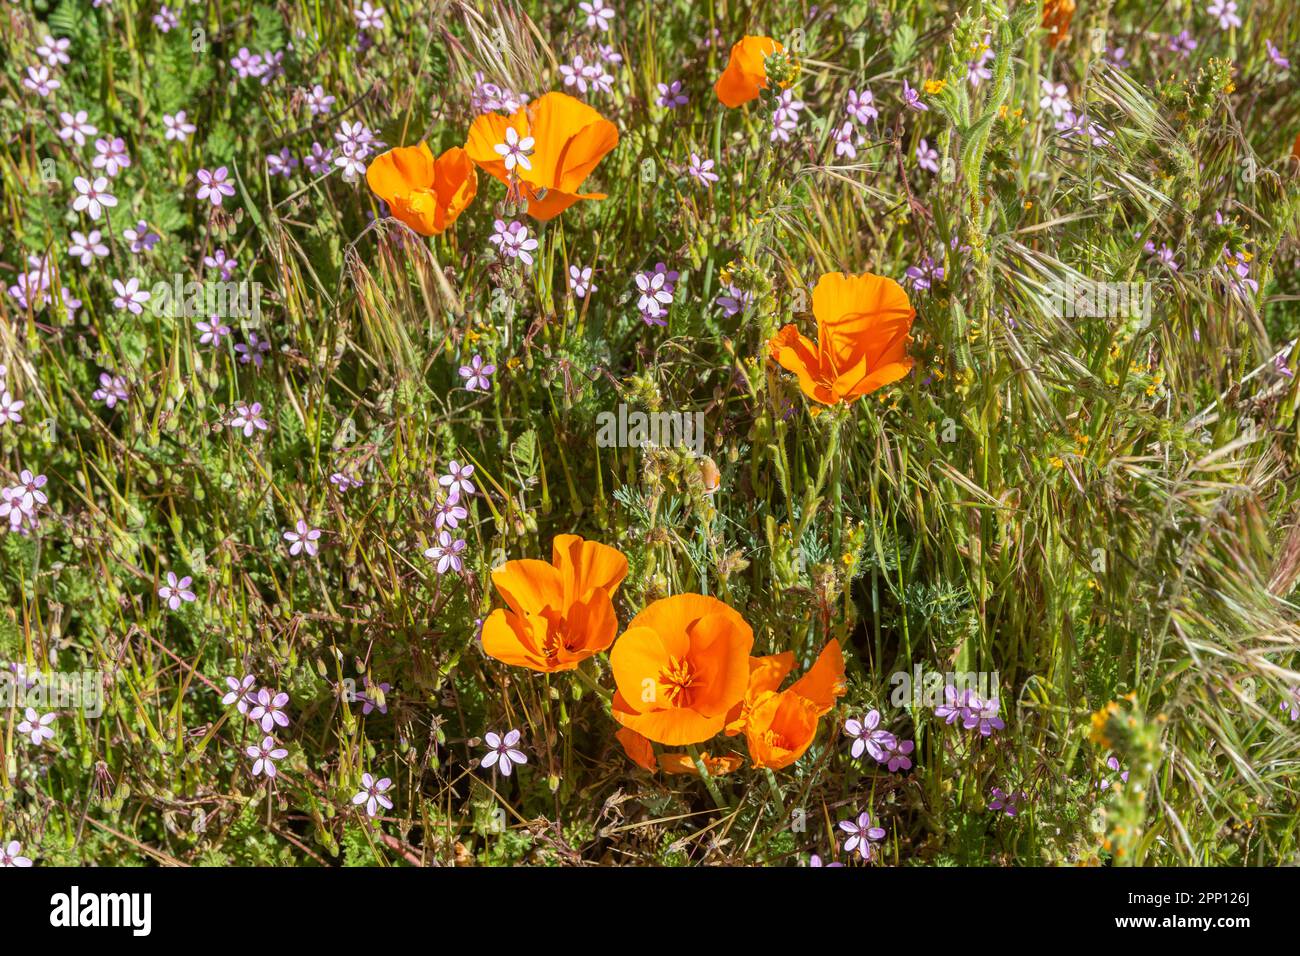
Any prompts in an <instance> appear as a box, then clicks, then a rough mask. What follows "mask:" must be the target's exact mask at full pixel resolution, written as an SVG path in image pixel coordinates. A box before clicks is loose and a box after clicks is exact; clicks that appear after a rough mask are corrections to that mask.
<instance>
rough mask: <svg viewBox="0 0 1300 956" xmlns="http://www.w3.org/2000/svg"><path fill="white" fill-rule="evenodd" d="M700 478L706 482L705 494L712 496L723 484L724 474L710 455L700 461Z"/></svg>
mask: <svg viewBox="0 0 1300 956" xmlns="http://www.w3.org/2000/svg"><path fill="white" fill-rule="evenodd" d="M700 478H701V480H703V482H704V493H705V494H706V495H711V494H713V493H714V492H715V491H717V490H718V487H719V486H720V485H721V484H722V472H720V471H718V466H717V464H715V463H714V461H713V459H712V458H710V457H709V456H708V455H705V456H704V457H703V458H701V459H700Z"/></svg>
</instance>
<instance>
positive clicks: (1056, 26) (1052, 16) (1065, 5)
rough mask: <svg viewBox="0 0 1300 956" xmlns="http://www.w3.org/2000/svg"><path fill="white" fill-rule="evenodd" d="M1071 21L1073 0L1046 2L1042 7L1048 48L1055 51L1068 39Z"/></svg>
mask: <svg viewBox="0 0 1300 956" xmlns="http://www.w3.org/2000/svg"><path fill="white" fill-rule="evenodd" d="M1073 19H1074V0H1047V2H1046V3H1045V4H1044V5H1043V29H1044V30H1047V31H1048V34H1047V45H1048V46H1050V47H1051V48H1052V49H1056V48H1057V47H1058V46H1060V45H1061V43H1063V42H1064V41H1066V40H1068V39H1069V38H1070V21H1071V20H1073Z"/></svg>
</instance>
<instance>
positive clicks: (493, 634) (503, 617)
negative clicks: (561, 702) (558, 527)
mask: <svg viewBox="0 0 1300 956" xmlns="http://www.w3.org/2000/svg"><path fill="white" fill-rule="evenodd" d="M626 576H627V558H626V557H625V556H624V555H623V553H622V552H621V551H619V550H618V549H617V548H611V547H609V546H608V545H604V544H599V543H597V542H595V541H584V540H583V539H582V538H580V537H578V536H577V535H575V534H562V535H558V536H557V537H556V538H555V540H554V541H553V542H552V544H551V561H550V563H549V564H548V563H547V562H545V561H538V560H533V559H526V560H522V561H507V562H506V563H505V564H504V565H502V566H501V567H500V568H498V569H497V570H495V571H493V572H492V584H493V585H494V586H495V587H496V589H497V591H498V592H499V593H500V594H501V596H502V597H503V598H504V599H505V602H506V605H507V608H506V609H498V610H496V611H493V612H492V613H491V614H490V615H488V619H487V620H486V621H484V622H483V650H484V651H485V652H486V653H487V654H489V655H490V656H492V657H495V658H496V659H497V660H499V661H503V662H505V663H507V664H513V665H515V666H516V667H527V668H529V669H530V670H535V671H543V672H545V673H554V672H556V671H567V670H573V668H575V667H577V666H578V662H579V661H582V660H585V659H586V658H588V657H591V656H592V655H593V654H598V653H600V652H601V651H603V650H605V649H606V648H608V647H609V646H610V644H612V643H614V636H615V635H616V634H617V633H618V617H617V616H616V615H615V613H614V601H613V597H614V592H615V591H617V590H618V586H619V585H620V584H621V583H622V582H623V578H625V577H626Z"/></svg>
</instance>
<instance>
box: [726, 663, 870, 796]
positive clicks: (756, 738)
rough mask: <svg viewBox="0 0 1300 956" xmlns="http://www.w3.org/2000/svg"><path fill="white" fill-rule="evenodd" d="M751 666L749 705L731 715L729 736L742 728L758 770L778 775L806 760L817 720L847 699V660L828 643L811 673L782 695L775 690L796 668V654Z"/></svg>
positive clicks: (811, 668)
mask: <svg viewBox="0 0 1300 956" xmlns="http://www.w3.org/2000/svg"><path fill="white" fill-rule="evenodd" d="M750 665H751V667H750V683H749V688H748V689H747V691H746V695H745V700H744V702H743V704H742V707H741V708H740V709H739V712H737V711H735V710H733V711H732V713H731V714H729V715H728V724H727V732H728V733H729V734H731V733H735V732H736V728H737V726H738V725H740V726H743V728H744V732H745V741H746V743H747V744H748V745H749V756H750V759H752V760H753V761H754V766H755V767H770V768H771V769H773V770H780V769H781V768H783V767H788V766H790V764H792V763H794V762H795V761H796V760H798V759H799V758H800V757H802V756H803V755H804V753H805V752H806V751H807V750H808V748H809V746H811V745H812V742H813V738H814V737H815V736H816V735H817V720H818V718H820V717H821V716H822V715H823V714H825V713H826V712H827V711H829V710H830V709H831V708H832V707H834V706H835V698H837V697H839V696H840V695H842V694H843V693H844V691H845V686H844V655H843V653H842V652H841V650H840V644H839V641H834V640H832V641H830V642H828V643H827V644H826V646H825V647H824V648H822V652H821V654H819V655H818V657H817V660H816V662H815V663H814V664H813V666H812V667H810V668H809V669H808V673H806V674H805V675H804V676H803V677H801V678H799V680H797V681H795V682H794V683H793V684H791V685H790V687H789V688H788V689H786V690H783V691H777V689H776V688H777V687H779V686H780V684H781V681H782V680H784V679H785V676H786V675H787V674H788V673H789V672H790V670H791V668H792V667H793V666H794V655H793V654H790V653H788V652H787V653H785V654H774V655H772V656H770V657H755V658H751V659H750Z"/></svg>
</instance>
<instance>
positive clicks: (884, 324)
mask: <svg viewBox="0 0 1300 956" xmlns="http://www.w3.org/2000/svg"><path fill="white" fill-rule="evenodd" d="M812 300H813V301H812V307H813V315H814V317H815V318H816V319H817V342H816V344H814V343H813V342H811V341H809V340H808V339H807V338H805V337H804V336H803V335H801V334H800V333H799V330H798V329H797V328H796V327H795V326H793V325H787V326H785V327H784V328H782V329H781V331H779V332H777V334H776V335H774V336H773V337H772V340H771V342H770V343H769V344H768V347H769V349H770V351H771V355H772V358H774V359H776V361H777V362H778V363H779V364H780V365H781V367H782V368H785V369H786V370H787V371H791V372H794V373H795V374H796V375H797V376H799V387H800V388H801V389H803V393H804V394H805V395H807V396H808V397H809V398H811V399H812V400H813V401H815V402H820V403H821V404H823V405H834V404H835V403H837V402H851V401H854V400H855V399H858V398H861V397H862V396H863V395H867V394H869V393H871V392H874V391H875V390H876V389H878V388H883V387H884V386H886V385H889V384H891V383H892V382H896V381H898V380H899V379H900V378H902V377H903V376H904V375H906V374H907V373H908V372H909V371H911V369H912V359H911V358H910V357H908V355H907V346H908V343H909V341H910V339H909V337H908V333H909V332H910V331H911V329H912V321H913V320H914V319H915V318H916V310H915V309H913V308H912V303H911V301H910V300H909V299H908V298H907V293H906V292H904V291H903V287H902V286H900V285H899V284H898V283H897V282H895V281H894V280H893V279H889V278H886V277H884V276H878V275H872V274H871V273H869V272H868V273H864V274H862V275H856V276H846V275H845V274H844V273H842V272H828V273H827V274H826V275H824V276H822V277H821V278H820V279H818V280H817V285H816V286H815V287H814V288H813V296H812Z"/></svg>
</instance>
